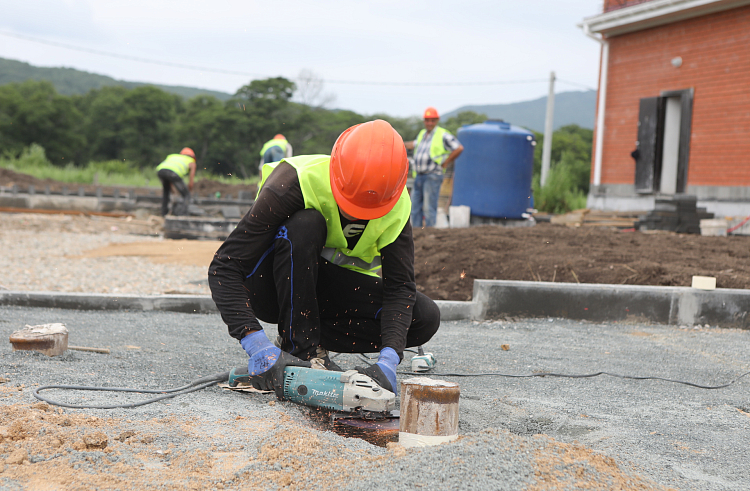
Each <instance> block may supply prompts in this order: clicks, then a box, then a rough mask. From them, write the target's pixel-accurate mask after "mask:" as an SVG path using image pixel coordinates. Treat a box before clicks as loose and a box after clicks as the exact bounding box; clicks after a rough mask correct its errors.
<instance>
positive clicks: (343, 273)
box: [208, 120, 440, 397]
mask: <svg viewBox="0 0 750 491" xmlns="http://www.w3.org/2000/svg"><path fill="white" fill-rule="evenodd" d="M407 171H408V162H407V158H406V149H405V147H404V143H403V140H402V139H401V137H400V136H399V134H398V133H397V132H396V131H395V130H394V129H393V128H392V127H391V126H390V124H388V123H387V122H385V121H381V120H376V121H370V122H368V123H363V124H360V125H356V126H353V127H351V128H349V129H347V130H346V131H344V132H343V133H342V134H341V136H339V138H338V140H337V141H336V144H335V145H334V147H333V151H332V152H331V156H330V157H329V156H327V155H305V156H297V157H292V158H287V159H283V160H281V161H280V162H276V163H272V164H267V165H265V166H264V168H263V175H262V180H261V184H260V190H259V192H258V197H257V199H256V201H255V203H254V204H253V207H252V208H251V209H250V211H249V212H248V213H247V214H246V215H245V216H244V217H243V218H242V220H241V221H240V223H239V224H238V226H237V228H236V229H235V230H234V231H233V232H232V233H231V234H230V236H229V237H228V238H227V239H226V241H225V242H224V243H223V244H222V245H221V247H219V250H218V251H217V252H216V254H215V256H214V259H213V262H212V263H211V265H210V267H209V270H208V284H209V286H210V288H211V295H212V296H213V300H214V302H215V303H216V306H217V307H218V309H219V312H220V313H221V316H222V319H223V320H224V322H225V323H226V324H227V326H228V327H229V334H230V335H231V336H232V337H234V338H236V339H237V340H239V342H240V344H241V345H242V347H243V348H244V349H245V351H246V352H247V354H248V355H249V357H250V360H249V363H248V372H249V374H250V375H251V377H250V380H251V383H252V384H253V386H254V387H256V388H259V389H266V390H275V391H276V395H277V396H278V397H281V394H282V393H283V386H282V384H283V378H284V368H285V367H286V366H289V365H291V366H304V367H309V366H311V364H310V360H312V359H314V358H318V359H320V361H321V362H322V363H323V365H325V367H326V368H327V369H329V370H340V368H339V367H338V366H336V365H335V363H333V362H332V361H331V359H330V357H329V355H328V352H329V351H334V352H338V353H369V352H380V356H379V357H378V361H377V363H376V364H373V365H372V366H370V367H368V368H366V369H360V371H362V373H365V374H366V375H369V376H370V377H372V378H373V379H374V380H375V381H376V382H378V384H380V385H381V386H382V387H383V388H385V389H387V390H390V391H392V392H394V393H397V390H398V386H397V383H396V367H397V366H398V364H399V363H400V362H401V360H402V358H403V351H404V348H406V347H410V346H419V345H422V344H424V343H426V342H427V341H429V340H430V338H432V336H433V335H434V334H435V332H437V329H438V327H439V325H440V311H439V310H438V307H437V305H436V304H435V302H433V301H432V300H430V299H429V298H427V297H426V296H425V295H423V294H421V293H419V292H417V290H416V284H415V281H414V242H413V239H412V226H411V223H410V222H409V215H410V211H411V202H410V200H409V194H408V192H407V191H406V189H405V186H406V177H407ZM258 319H260V320H262V321H265V322H269V323H276V324H278V333H279V336H278V338H277V342H278V344H279V345H280V347H277V346H275V345H274V344H272V343H271V342H270V341H269V339H268V337H267V336H266V334H265V333H264V332H263V330H262V328H261V325H260V323H259V322H258Z"/></svg>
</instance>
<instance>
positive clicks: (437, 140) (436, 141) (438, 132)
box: [414, 126, 451, 172]
mask: <svg viewBox="0 0 750 491" xmlns="http://www.w3.org/2000/svg"><path fill="white" fill-rule="evenodd" d="M447 132H448V130H446V129H445V128H441V127H440V126H435V129H434V130H432V142H430V158H431V159H432V161H433V162H435V163H436V164H437V165H441V164H442V163H443V161H444V160H445V159H446V158H448V155H450V153H451V151H450V150H449V149H447V148H445V145H443V135H444V134H445V133H447ZM425 133H427V130H426V129H424V128H422V131H420V132H419V134H418V135H417V142H416V144H415V145H414V149H415V150H416V149H417V148H419V144H420V143H422V139H423V138H424V135H425ZM443 172H445V169H443Z"/></svg>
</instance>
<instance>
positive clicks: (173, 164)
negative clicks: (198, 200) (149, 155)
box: [156, 147, 197, 216]
mask: <svg viewBox="0 0 750 491" xmlns="http://www.w3.org/2000/svg"><path fill="white" fill-rule="evenodd" d="M196 169H197V165H196V163H195V152H193V149H192V148H188V147H185V148H183V149H182V150H180V153H173V154H170V155H167V158H166V159H164V162H162V163H161V164H159V165H158V166H157V167H156V175H157V176H159V180H160V181H161V185H162V195H161V216H166V215H167V214H168V213H169V199H170V196H171V193H172V186H173V185H174V187H175V188H176V189H177V191H179V192H180V194H181V195H182V202H180V203H178V204H176V205H175V206H174V210H173V211H172V214H174V215H187V210H188V204H189V203H190V192H191V191H192V190H193V184H194V183H195V171H196ZM187 175H189V176H190V181H189V182H188V185H187V187H185V181H183V178H184V177H185V176H187Z"/></svg>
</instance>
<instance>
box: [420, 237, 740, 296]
mask: <svg viewBox="0 0 750 491" xmlns="http://www.w3.org/2000/svg"><path fill="white" fill-rule="evenodd" d="M414 247H415V258H416V264H415V266H416V274H417V287H418V288H419V290H420V291H421V292H423V293H424V294H426V295H427V296H429V297H431V298H434V299H442V300H470V299H471V294H472V290H473V283H474V279H497V280H523V281H556V282H569V283H576V282H580V283H608V284H627V285H671V286H690V284H691V283H692V276H693V275H702V276H715V277H716V278H717V279H716V286H717V287H718V288H750V265H749V264H748V258H750V237H744V236H742V237H740V236H737V237H702V236H699V235H688V234H675V233H671V232H663V233H642V232H621V231H619V230H617V229H612V228H599V227H580V228H574V227H565V226H560V225H550V224H545V223H540V224H538V225H537V226H535V227H527V228H504V227H496V226H481V227H471V228H468V229H434V228H431V229H421V230H415V232H414Z"/></svg>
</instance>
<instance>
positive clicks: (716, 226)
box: [701, 218, 729, 237]
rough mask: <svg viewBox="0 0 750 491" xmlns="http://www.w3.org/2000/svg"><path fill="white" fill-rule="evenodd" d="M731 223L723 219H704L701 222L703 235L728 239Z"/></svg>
mask: <svg viewBox="0 0 750 491" xmlns="http://www.w3.org/2000/svg"><path fill="white" fill-rule="evenodd" d="M728 227H729V223H728V222H727V221H726V220H725V219H723V218H704V219H703V220H701V235H712V236H716V237H726V236H727V228H728Z"/></svg>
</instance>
